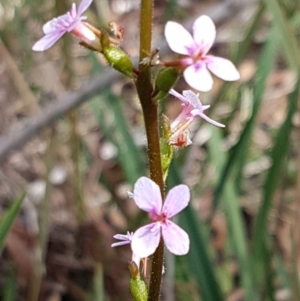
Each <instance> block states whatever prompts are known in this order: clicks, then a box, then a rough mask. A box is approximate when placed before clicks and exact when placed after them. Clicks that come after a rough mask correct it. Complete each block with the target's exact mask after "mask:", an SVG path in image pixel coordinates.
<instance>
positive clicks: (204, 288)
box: [169, 161, 224, 301]
mask: <svg viewBox="0 0 300 301" xmlns="http://www.w3.org/2000/svg"><path fill="white" fill-rule="evenodd" d="M181 183H182V181H181V179H180V176H179V173H178V167H177V166H176V161H174V162H173V163H172V165H171V167H170V173H169V186H170V187H173V186H174V185H178V184H181ZM179 223H180V224H181V225H182V227H183V228H184V229H185V230H186V231H187V232H188V234H189V236H190V241H191V247H190V251H189V253H188V255H187V256H188V261H189V269H190V271H191V273H192V274H193V275H194V277H195V279H196V281H197V284H198V286H199V288H200V293H201V296H202V299H201V300H203V301H222V300H224V299H223V297H222V294H221V290H220V286H219V284H218V282H217V279H216V275H215V271H214V267H213V265H212V262H211V259H210V258H209V252H208V249H207V245H208V243H206V242H205V241H204V239H203V236H202V233H201V231H200V230H199V229H200V224H199V221H198V219H197V217H196V214H195V212H194V210H193V208H192V206H188V207H187V208H186V209H185V210H184V211H183V212H182V213H181V214H180V215H179Z"/></svg>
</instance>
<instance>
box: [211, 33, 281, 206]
mask: <svg viewBox="0 0 300 301" xmlns="http://www.w3.org/2000/svg"><path fill="white" fill-rule="evenodd" d="M277 46H278V41H277V39H276V31H275V30H274V29H273V30H272V32H271V33H270V37H269V40H268V41H267V43H266V45H265V46H264V49H263V53H262V55H261V57H260V60H259V62H258V70H257V72H256V75H255V84H254V87H253V99H254V104H253V111H252V115H251V118H250V119H249V121H248V122H247V124H246V126H245V128H244V130H243V132H242V133H241V135H240V138H239V140H238V142H237V143H236V145H235V146H234V147H233V148H232V150H231V151H230V154H229V157H228V159H227V162H226V164H225V166H224V167H223V170H222V172H221V176H220V180H219V182H218V184H217V187H216V190H215V194H214V207H216V206H217V205H218V202H219V200H220V197H221V196H222V194H223V189H224V187H225V185H226V183H227V180H228V179H229V175H230V174H231V173H232V171H233V169H234V168H237V169H236V175H238V174H239V173H240V172H239V171H240V170H242V169H243V167H244V165H245V160H246V158H247V152H248V149H249V145H250V142H251V136H252V133H253V129H254V125H255V122H256V118H257V115H258V112H259V110H260V107H261V103H262V99H263V95H264V91H265V86H266V81H267V78H268V76H269V74H270V72H271V71H272V68H273V65H274V60H275V57H276V53H277V51H278V48H277Z"/></svg>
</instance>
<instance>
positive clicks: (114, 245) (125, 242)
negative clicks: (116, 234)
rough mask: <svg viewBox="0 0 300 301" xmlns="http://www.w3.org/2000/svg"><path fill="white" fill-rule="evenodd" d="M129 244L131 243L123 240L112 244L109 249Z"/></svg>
mask: <svg viewBox="0 0 300 301" xmlns="http://www.w3.org/2000/svg"><path fill="white" fill-rule="evenodd" d="M129 244H131V241H129V240H123V241H118V242H114V243H113V244H111V247H112V248H114V247H119V246H124V245H129Z"/></svg>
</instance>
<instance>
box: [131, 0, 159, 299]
mask: <svg viewBox="0 0 300 301" xmlns="http://www.w3.org/2000/svg"><path fill="white" fill-rule="evenodd" d="M152 10H153V1H152V0H142V2H141V18H140V62H141V61H142V60H143V59H144V58H146V57H147V56H148V55H149V53H150V52H151V40H152ZM136 85H137V91H138V95H139V98H140V101H141V105H142V108H143V114H144V122H145V128H146V135H147V141H148V149H147V154H148V162H149V170H150V177H151V179H152V180H153V181H154V182H156V183H157V184H158V186H159V187H160V191H161V194H162V197H163V194H164V181H163V174H162V169H161V157H160V148H159V133H158V114H157V105H156V104H154V102H153V101H152V83H151V68H150V66H149V65H146V64H140V65H139V76H138V79H137V84H136ZM163 252H164V244H163V241H162V240H161V241H160V244H159V246H158V248H157V250H156V251H155V253H154V255H153V260H152V267H151V278H150V287H149V297H148V300H149V301H158V300H159V296H160V287H161V276H162V266H163V255H164V253H163Z"/></svg>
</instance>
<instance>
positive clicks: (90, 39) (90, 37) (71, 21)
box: [32, 0, 100, 51]
mask: <svg viewBox="0 0 300 301" xmlns="http://www.w3.org/2000/svg"><path fill="white" fill-rule="evenodd" d="M92 1H93V0H82V2H81V3H80V5H79V7H78V10H77V9H76V4H75V3H73V4H72V8H71V10H70V11H68V12H67V13H66V14H64V15H61V16H58V17H57V18H54V19H52V20H50V21H48V22H47V23H46V24H44V26H43V32H44V34H45V36H44V37H43V38H41V39H40V40H38V41H37V42H36V43H35V44H34V45H33V47H32V50H34V51H44V50H47V49H49V48H50V47H52V46H53V45H54V44H55V43H56V42H57V41H58V40H59V39H60V38H61V37H62V36H63V35H64V34H65V33H67V32H70V33H72V34H73V35H75V36H76V37H77V38H79V39H80V41H81V42H83V43H85V44H87V45H89V46H90V47H91V48H95V49H98V47H99V45H100V42H99V41H98V39H97V37H96V35H95V33H94V32H93V31H92V30H91V29H90V28H89V27H87V25H86V24H85V23H84V22H82V21H83V20H85V19H86V17H84V16H81V15H82V14H83V13H84V12H85V11H86V10H87V8H88V7H89V6H90V5H91V3H92Z"/></svg>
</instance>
